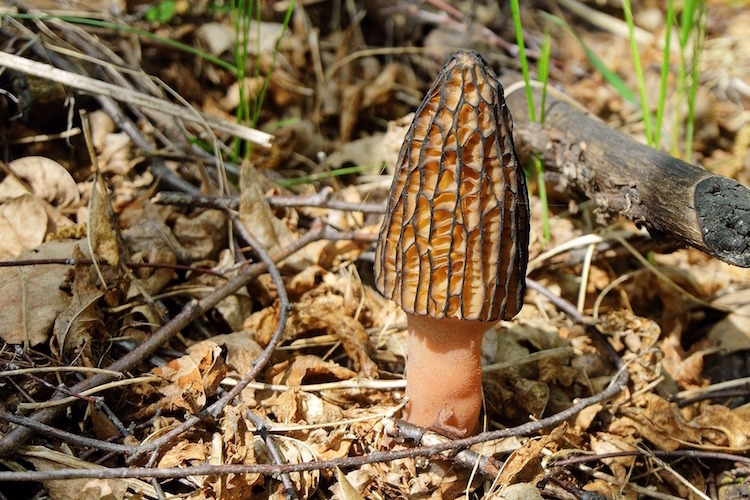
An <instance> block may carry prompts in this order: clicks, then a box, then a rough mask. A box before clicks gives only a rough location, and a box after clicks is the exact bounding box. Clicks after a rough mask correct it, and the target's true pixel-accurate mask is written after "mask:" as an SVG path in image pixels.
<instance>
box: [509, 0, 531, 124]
mask: <svg viewBox="0 0 750 500" xmlns="http://www.w3.org/2000/svg"><path fill="white" fill-rule="evenodd" d="M510 9H511V11H512V12H513V26H514V27H515V29H516V43H517V44H518V57H519V58H520V59H521V71H522V72H523V79H524V81H525V82H526V101H527V105H528V107H529V120H530V121H531V122H532V123H533V122H535V121H536V113H535V112H534V96H533V93H532V91H531V79H530V78H529V61H528V60H527V58H526V45H525V44H524V41H523V28H522V27H521V9H520V7H519V6H518V0H510Z"/></svg>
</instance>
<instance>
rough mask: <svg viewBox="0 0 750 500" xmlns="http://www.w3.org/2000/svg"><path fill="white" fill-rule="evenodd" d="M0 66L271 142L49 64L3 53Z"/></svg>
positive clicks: (252, 132) (237, 126)
mask: <svg viewBox="0 0 750 500" xmlns="http://www.w3.org/2000/svg"><path fill="white" fill-rule="evenodd" d="M0 66H5V67H8V68H11V69H14V70H16V71H19V72H21V73H25V74H27V75H32V76H35V77H37V78H43V79H46V80H51V81H53V82H57V83H61V84H63V85H65V86H67V87H70V88H73V89H76V90H78V91H82V92H88V93H91V94H94V95H97V96H104V97H108V98H110V99H115V100H117V101H121V102H125V103H128V104H131V105H133V106H137V107H143V108H148V109H153V110H156V111H158V112H160V113H165V114H168V115H171V116H177V117H180V118H182V119H183V120H187V121H189V122H194V123H201V124H202V123H204V122H205V123H208V124H209V125H210V126H211V127H212V128H214V129H216V130H219V131H222V132H226V133H228V134H231V135H233V136H235V137H238V138H240V139H244V140H246V141H249V142H253V143H255V144H259V145H261V146H264V147H270V146H271V140H272V139H273V136H272V135H271V134H267V133H265V132H261V131H260V130H255V129H253V128H250V127H246V126H244V125H241V124H238V123H233V122H228V121H223V120H218V119H216V118H213V117H211V116H208V115H204V114H202V113H199V112H197V111H195V110H194V109H190V108H186V107H184V106H178V105H177V104H173V103H171V102H169V101H167V100H164V99H159V98H158V97H154V96H151V95H148V94H144V93H141V92H137V91H134V90H130V89H127V88H123V87H121V86H119V85H113V84H111V83H108V82H103V81H101V80H96V79H94V78H90V77H88V76H83V75H79V74H76V73H71V72H69V71H64V70H62V69H59V68H56V67H54V66H50V65H49V64H44V63H40V62H37V61H32V60H31V59H27V58H25V57H20V56H16V55H13V54H8V53H7V52H2V51H0Z"/></svg>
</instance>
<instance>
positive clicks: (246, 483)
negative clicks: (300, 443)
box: [214, 404, 265, 499]
mask: <svg viewBox="0 0 750 500" xmlns="http://www.w3.org/2000/svg"><path fill="white" fill-rule="evenodd" d="M247 411H248V409H247V407H246V406H245V405H244V404H239V405H237V406H227V407H225V408H224V414H223V415H222V418H221V437H222V440H223V443H224V450H223V455H224V460H223V462H224V463H226V464H255V463H258V461H257V458H256V456H255V448H254V436H253V432H252V431H251V430H250V425H249V422H248V421H247V419H246V417H245V415H246V413H247ZM223 480H225V482H226V485H225V486H224V490H223V491H224V495H223V496H221V498H231V499H235V498H236V499H244V498H252V496H253V487H254V486H256V485H258V484H262V483H263V481H264V480H265V479H264V477H263V475H262V474H228V475H227V476H226V478H225V479H224V478H223V477H220V478H218V479H217V481H223ZM214 490H215V491H218V486H214Z"/></svg>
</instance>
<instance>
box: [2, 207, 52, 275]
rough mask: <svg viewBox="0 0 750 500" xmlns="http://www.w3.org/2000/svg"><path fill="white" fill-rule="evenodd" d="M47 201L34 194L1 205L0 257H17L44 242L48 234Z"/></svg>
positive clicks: (3, 258)
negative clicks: (0, 236)
mask: <svg viewBox="0 0 750 500" xmlns="http://www.w3.org/2000/svg"><path fill="white" fill-rule="evenodd" d="M44 205H45V203H44V202H43V201H42V200H41V199H40V198H38V197H36V196H35V195H33V194H26V195H23V196H20V197H18V198H14V199H12V200H10V201H7V202H5V203H3V204H2V205H0V234H2V235H3V237H2V238H0V259H2V260H5V259H10V258H14V257H17V256H19V255H20V254H21V252H23V251H24V250H31V249H34V248H36V247H38V246H39V245H41V244H42V242H43V241H44V236H45V235H46V234H47V226H48V223H49V221H48V217H47V212H46V211H45V206H44Z"/></svg>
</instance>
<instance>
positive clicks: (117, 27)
mask: <svg viewBox="0 0 750 500" xmlns="http://www.w3.org/2000/svg"><path fill="white" fill-rule="evenodd" d="M5 16H7V17H11V18H13V19H35V20H39V21H47V20H50V19H59V20H61V21H65V22H66V23H71V24H81V25H85V26H96V27H97V28H103V29H110V30H113V31H120V32H122V33H130V34H133V35H136V36H138V37H141V38H148V39H150V40H155V41H157V42H159V43H163V44H164V45H167V46H169V47H173V48H175V49H178V50H181V51H183V52H185V53H188V54H191V55H194V56H197V57H200V58H201V59H203V60H204V61H207V62H210V63H211V64H215V65H216V66H219V67H220V68H223V69H226V70H228V71H231V72H232V74H236V71H237V70H236V69H235V67H234V66H232V65H231V64H229V63H228V62H226V61H224V60H222V59H220V58H218V57H214V56H212V55H211V54H208V53H206V52H203V51H202V50H199V49H196V48H195V47H192V46H190V45H187V44H184V43H182V42H178V41H177V40H172V39H171V38H164V37H162V36H158V35H154V34H153V33H150V32H148V31H144V30H139V29H136V28H132V27H130V26H126V25H124V24H117V23H111V22H108V21H101V20H99V19H88V18H85V17H75V16H52V15H49V14H0V19H2V18H3V17H5Z"/></svg>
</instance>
